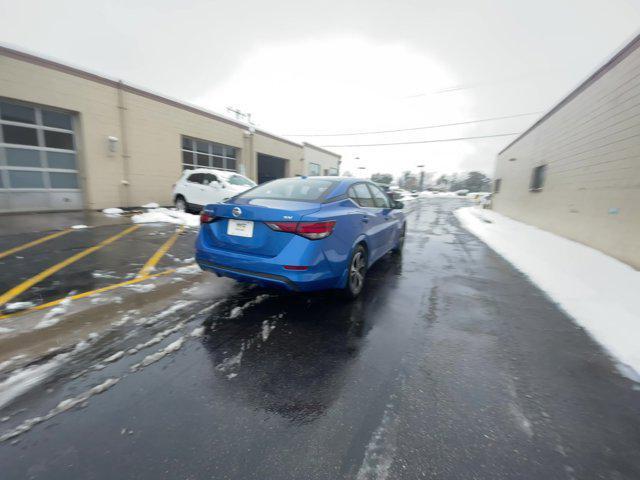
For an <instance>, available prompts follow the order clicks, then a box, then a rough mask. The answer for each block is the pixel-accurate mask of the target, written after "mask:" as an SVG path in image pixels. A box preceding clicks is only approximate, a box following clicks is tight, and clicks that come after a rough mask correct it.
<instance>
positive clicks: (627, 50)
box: [498, 34, 640, 155]
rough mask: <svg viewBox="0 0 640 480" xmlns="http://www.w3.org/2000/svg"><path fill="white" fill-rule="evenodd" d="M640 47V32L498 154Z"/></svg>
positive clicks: (501, 152)
mask: <svg viewBox="0 0 640 480" xmlns="http://www.w3.org/2000/svg"><path fill="white" fill-rule="evenodd" d="M638 47H640V34H636V36H634V37H633V39H632V40H631V41H630V42H628V43H626V44H625V45H624V47H622V48H621V49H620V50H618V51H616V53H615V54H614V55H613V56H612V57H611V58H609V59H608V60H607V61H606V62H605V63H604V64H603V65H602V66H600V67H599V68H598V69H597V70H596V71H595V72H593V73H592V74H591V75H589V76H588V77H587V78H586V80H584V81H583V82H582V83H580V84H579V85H578V86H577V87H576V88H574V89H573V90H572V91H571V92H569V94H567V95H566V96H565V97H563V98H562V100H560V101H559V102H558V103H557V104H556V105H555V106H554V107H553V108H551V110H549V111H548V112H547V113H545V114H544V115H542V117H540V118H539V119H538V120H536V121H535V123H533V124H532V125H531V126H530V127H529V128H527V129H526V130H525V131H524V132H522V133H521V134H520V135H519V136H518V137H517V138H516V139H515V140H513V141H512V142H511V143H509V144H508V145H507V146H506V147H504V148H503V149H502V150H500V152H499V153H498V155H501V154H503V153H504V152H506V151H507V150H508V149H509V148H511V147H512V146H513V145H515V144H516V143H517V142H519V141H520V140H522V139H523V138H524V137H525V136H526V135H528V134H529V133H531V132H532V131H533V130H534V129H535V128H536V127H538V126H539V125H540V124H542V123H543V122H545V121H546V120H547V119H548V118H549V117H551V116H552V115H553V114H554V113H556V112H557V111H558V110H560V109H561V108H562V107H564V106H565V105H566V104H567V103H569V102H570V101H571V100H573V99H574V98H576V97H577V96H578V95H580V94H581V93H582V92H583V91H585V90H586V89H587V88H589V87H590V86H591V85H593V84H594V83H595V82H596V81H597V80H599V79H600V78H602V77H603V76H604V75H605V74H606V73H607V72H608V71H609V70H611V69H612V68H613V67H615V66H616V65H618V64H619V63H620V62H622V61H623V60H624V59H625V58H627V57H628V56H629V55H630V54H631V53H632V52H634V51H635V50H636V49H637V48H638Z"/></svg>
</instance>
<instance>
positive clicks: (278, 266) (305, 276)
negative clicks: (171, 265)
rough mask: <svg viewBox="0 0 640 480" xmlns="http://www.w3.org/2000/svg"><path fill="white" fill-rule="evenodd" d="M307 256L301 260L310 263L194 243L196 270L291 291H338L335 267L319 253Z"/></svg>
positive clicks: (199, 242)
mask: <svg viewBox="0 0 640 480" xmlns="http://www.w3.org/2000/svg"><path fill="white" fill-rule="evenodd" d="M308 253H309V252H306V255H305V257H306V258H307V259H308V258H310V257H313V258H314V260H313V261H311V262H309V261H305V262H296V261H294V260H293V259H292V258H291V257H290V256H287V257H286V258H284V257H279V256H276V257H273V258H262V257H258V256H253V255H248V254H244V253H239V252H232V251H227V250H222V249H216V248H211V247H207V246H205V245H204V244H203V242H201V241H200V240H199V241H198V242H197V243H196V262H197V263H198V265H199V266H200V268H202V269H203V270H208V271H211V272H214V273H215V274H216V275H218V276H221V277H229V278H233V279H235V280H238V281H240V282H248V283H256V284H259V285H262V286H265V287H269V288H281V289H286V290H290V291H294V292H305V291H313V290H326V289H331V288H339V287H340V285H339V284H340V281H341V277H340V275H337V272H336V269H335V267H336V265H331V264H330V263H329V261H328V260H327V259H326V258H325V256H324V254H323V253H322V252H321V251H320V250H319V251H318V252H317V255H311V256H309V255H308ZM285 265H305V266H308V269H307V270H303V271H298V270H287V269H285V268H284V266H285Z"/></svg>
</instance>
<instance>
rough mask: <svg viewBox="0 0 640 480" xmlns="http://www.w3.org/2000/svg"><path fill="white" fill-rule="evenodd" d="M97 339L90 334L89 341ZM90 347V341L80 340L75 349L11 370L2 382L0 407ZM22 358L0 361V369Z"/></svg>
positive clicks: (42, 380)
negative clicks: (41, 361)
mask: <svg viewBox="0 0 640 480" xmlns="http://www.w3.org/2000/svg"><path fill="white" fill-rule="evenodd" d="M95 339H96V337H92V336H89V341H94V340H95ZM88 347H89V343H88V342H87V341H84V340H83V341H81V342H78V343H77V344H76V346H75V347H74V348H73V350H71V351H68V352H64V353H59V354H57V355H56V356H54V357H53V358H52V359H50V360H48V361H47V362H44V363H39V364H36V365H30V366H27V367H24V368H20V369H18V370H15V371H13V372H11V374H10V375H9V376H8V377H7V378H5V379H4V380H3V381H2V382H0V408H2V407H3V406H4V405H6V404H7V403H9V402H11V401H13V400H14V399H15V398H17V397H19V396H20V395H22V394H23V393H25V392H27V391H29V390H30V389H31V388H33V387H35V386H36V385H39V384H40V383H42V382H44V381H45V380H46V379H47V378H49V377H50V376H51V374H53V373H54V372H55V371H56V370H58V368H60V367H61V366H62V365H63V364H64V363H65V362H66V361H67V360H69V359H70V358H71V357H73V355H74V354H76V353H78V352H81V351H83V350H86V349H87V348H88ZM22 358H24V355H18V356H15V357H12V358H11V359H9V360H7V361H5V362H2V363H0V367H1V368H0V371H3V370H7V369H8V368H9V367H11V366H12V365H13V363H15V362H16V361H17V360H20V359H22Z"/></svg>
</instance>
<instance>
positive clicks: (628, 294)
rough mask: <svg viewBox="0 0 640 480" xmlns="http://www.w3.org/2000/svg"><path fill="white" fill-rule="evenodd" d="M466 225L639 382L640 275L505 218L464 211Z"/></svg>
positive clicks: (574, 244)
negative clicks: (527, 277) (526, 277)
mask: <svg viewBox="0 0 640 480" xmlns="http://www.w3.org/2000/svg"><path fill="white" fill-rule="evenodd" d="M456 216H457V217H458V219H459V220H460V221H461V222H462V225H463V226H464V227H465V228H466V229H468V230H469V231H471V232H472V233H474V234H475V235H477V236H478V237H479V238H480V239H481V240H483V241H484V242H486V243H487V244H488V245H489V246H490V247H491V248H493V249H494V250H495V251H496V252H498V253H499V254H500V255H502V256H503V257H504V258H506V259H507V260H508V261H509V262H511V263H512V264H513V265H514V266H515V267H516V268H518V269H519V270H520V271H522V272H523V273H525V274H526V275H528V276H529V277H530V278H531V280H533V281H534V282H535V283H536V284H537V285H538V286H539V287H540V288H541V289H542V290H544V291H545V292H546V293H547V294H548V295H549V296H550V297H551V298H552V299H553V300H555V301H556V302H557V303H558V304H559V305H560V307H562V308H563V309H564V311H565V312H567V313H568V314H569V315H570V316H572V317H573V318H574V320H575V321H576V323H578V324H579V325H581V326H582V327H584V328H585V329H586V330H587V331H588V332H589V333H590V334H591V335H592V336H593V337H594V338H595V339H596V340H597V341H598V342H600V343H601V344H602V345H603V346H604V347H605V348H606V349H607V350H608V351H609V352H610V353H611V354H612V355H613V356H615V357H616V358H617V359H618V360H619V361H620V362H622V365H621V366H619V370H620V371H621V372H622V373H624V374H626V375H627V376H629V377H632V378H633V377H635V378H636V379H637V378H640V377H639V376H638V375H633V374H632V373H631V372H629V368H628V367H631V368H632V369H634V370H635V372H636V373H637V374H640V347H639V345H640V295H639V294H638V293H639V292H640V272H638V271H636V270H634V269H633V268H631V267H630V266H628V265H626V264H624V263H622V262H620V261H618V260H616V259H614V258H611V257H609V256H607V255H605V254H604V253H602V252H599V251H597V250H595V249H593V248H590V247H587V246H585V245H582V244H580V243H577V242H574V241H572V240H568V239H566V238H563V237H559V236H557V235H554V234H552V233H549V232H546V231H544V230H540V229H538V228H536V227H532V226H530V225H526V224H524V223H521V222H517V221H515V220H511V219H510V218H507V217H504V216H502V215H500V214H498V213H496V212H493V211H491V210H481V209H479V208H475V207H467V208H461V209H459V210H457V211H456Z"/></svg>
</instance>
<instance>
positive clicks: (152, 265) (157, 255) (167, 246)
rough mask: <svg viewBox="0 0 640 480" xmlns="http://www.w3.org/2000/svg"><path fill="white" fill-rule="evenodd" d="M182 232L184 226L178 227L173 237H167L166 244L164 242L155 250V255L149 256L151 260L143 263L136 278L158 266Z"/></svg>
mask: <svg viewBox="0 0 640 480" xmlns="http://www.w3.org/2000/svg"><path fill="white" fill-rule="evenodd" d="M182 232H184V225H180V227H179V228H178V229H177V230H176V232H175V233H174V234H173V235H171V237H169V239H168V240H167V241H166V242H164V243H163V244H162V246H161V247H160V248H159V249H158V250H156V253H154V254H153V255H151V258H149V260H147V263H145V264H144V266H143V267H142V268H141V269H140V271H139V272H138V277H143V276H145V275H148V274H149V273H151V272H152V271H153V269H154V268H155V266H156V265H157V264H158V262H159V261H160V259H161V258H162V257H163V256H164V254H165V253H167V252H168V251H169V249H170V248H171V247H172V246H173V244H174V243H176V240H177V239H178V235H180V234H181V233H182Z"/></svg>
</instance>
